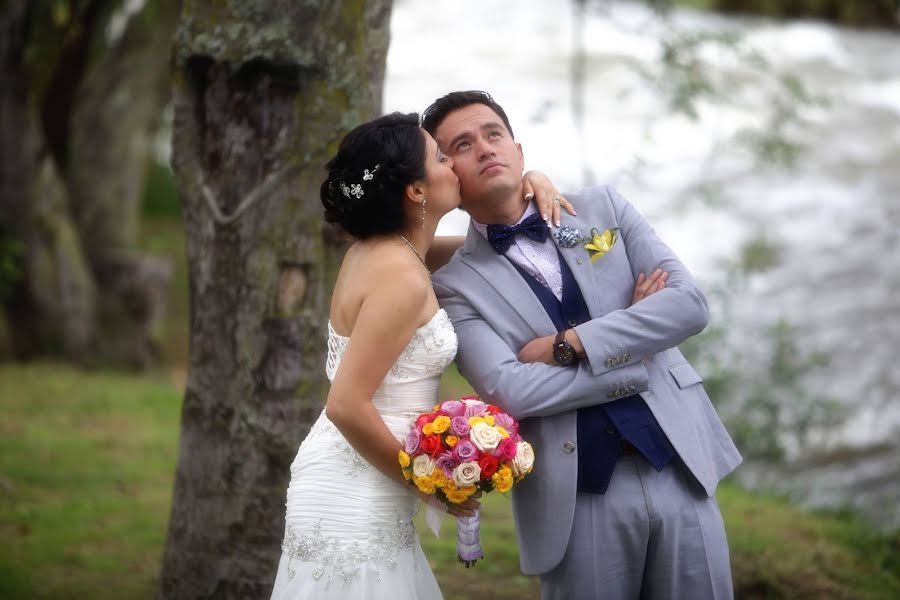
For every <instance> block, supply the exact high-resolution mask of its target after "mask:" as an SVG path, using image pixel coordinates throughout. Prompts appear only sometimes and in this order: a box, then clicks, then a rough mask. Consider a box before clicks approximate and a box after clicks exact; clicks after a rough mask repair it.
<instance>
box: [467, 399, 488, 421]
mask: <svg viewBox="0 0 900 600" xmlns="http://www.w3.org/2000/svg"><path fill="white" fill-rule="evenodd" d="M465 403H466V412H465V416H466V418H469V417H480V416H481V415H483V414H484V413H486V412H487V404H485V403H484V402H482V401H481V400H466V401H465Z"/></svg>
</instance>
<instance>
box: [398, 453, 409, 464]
mask: <svg viewBox="0 0 900 600" xmlns="http://www.w3.org/2000/svg"><path fill="white" fill-rule="evenodd" d="M398 458H399V459H400V466H401V467H403V468H404V469H405V468H406V467H408V466H409V454H407V453H406V452H404V451H403V450H401V451H400V454H399V455H398Z"/></svg>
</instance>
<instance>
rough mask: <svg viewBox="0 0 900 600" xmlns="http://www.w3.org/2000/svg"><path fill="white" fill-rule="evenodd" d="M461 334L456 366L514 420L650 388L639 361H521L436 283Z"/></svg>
mask: <svg viewBox="0 0 900 600" xmlns="http://www.w3.org/2000/svg"><path fill="white" fill-rule="evenodd" d="M434 287H435V291H436V292H437V294H438V298H439V299H440V301H441V306H442V307H443V308H444V309H445V310H446V311H447V313H448V314H449V315H450V318H451V320H452V321H453V326H454V328H455V330H456V335H457V337H458V338H459V353H458V355H457V365H458V366H459V371H460V373H461V374H462V375H463V377H465V378H466V379H467V380H468V381H469V383H470V384H471V385H472V387H474V388H475V391H476V392H477V393H478V394H479V395H480V396H482V397H483V398H485V399H489V400H490V401H491V402H493V403H495V404H497V405H499V406H501V407H502V408H503V409H504V410H506V411H507V412H508V413H509V414H510V415H511V416H513V417H514V418H516V419H524V418H527V417H543V416H548V415H554V414H557V413H561V412H567V411H570V410H575V409H578V408H582V407H585V406H593V405H596V404H601V403H603V402H609V401H612V400H615V399H617V398H620V397H622V396H623V395H628V394H634V393H637V392H643V391H646V390H647V389H648V374H647V370H646V368H645V367H644V365H643V364H642V363H640V362H638V363H636V364H631V365H627V366H623V367H621V368H619V369H614V370H609V371H607V372H606V373H603V374H602V375H594V374H593V373H592V372H591V370H590V368H589V367H588V366H587V365H585V364H579V365H578V366H571V367H557V366H550V365H547V364H544V363H523V362H519V361H518V360H517V359H516V353H515V352H514V351H513V350H512V349H511V348H510V347H509V346H508V345H507V344H506V342H504V341H503V339H501V338H500V336H499V335H497V333H496V332H495V331H494V330H493V328H492V327H491V326H490V325H489V324H488V323H487V322H485V320H484V319H483V318H482V317H481V315H480V314H479V313H478V311H477V310H475V308H474V307H473V306H472V305H471V304H470V303H469V302H468V300H466V299H465V298H464V297H463V296H462V295H460V294H458V293H456V292H455V291H453V290H450V289H448V288H447V287H445V286H442V285H440V284H439V283H437V282H435V285H434Z"/></svg>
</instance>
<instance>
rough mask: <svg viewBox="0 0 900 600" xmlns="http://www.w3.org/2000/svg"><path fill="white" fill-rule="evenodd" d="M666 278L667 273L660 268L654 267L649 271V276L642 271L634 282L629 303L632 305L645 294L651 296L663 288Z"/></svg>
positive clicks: (644, 296) (667, 276)
mask: <svg viewBox="0 0 900 600" xmlns="http://www.w3.org/2000/svg"><path fill="white" fill-rule="evenodd" d="M668 278H669V274H668V273H667V272H665V271H663V270H662V269H656V270H655V271H653V272H652V273H650V276H649V277H648V276H646V275H644V274H643V273H641V274H640V275H638V279H637V282H636V283H635V284H634V294H633V295H632V296H631V305H632V306H634V305H635V304H637V303H638V302H640V301H641V300H643V299H644V298H646V297H647V296H652V295H653V294H655V293H656V292H658V291H660V290H662V289H665V287H666V280H667V279H668Z"/></svg>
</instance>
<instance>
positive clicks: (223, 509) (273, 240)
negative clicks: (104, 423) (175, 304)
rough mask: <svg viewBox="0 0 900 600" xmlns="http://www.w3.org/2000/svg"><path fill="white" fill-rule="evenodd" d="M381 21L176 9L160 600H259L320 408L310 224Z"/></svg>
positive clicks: (220, 5) (373, 67) (316, 274)
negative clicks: (170, 462)
mask: <svg viewBox="0 0 900 600" xmlns="http://www.w3.org/2000/svg"><path fill="white" fill-rule="evenodd" d="M390 10H391V2H390V0H368V1H365V0H352V1H351V0H344V1H326V0H320V1H307V2H303V3H300V2H287V1H285V2H261V1H260V2H248V1H240V2H239V1H237V0H234V1H231V2H222V1H217V0H205V1H201V0H186V1H185V2H184V4H183V8H182V14H181V17H180V21H179V27H178V31H177V33H176V36H175V39H176V48H175V64H176V68H175V75H174V83H173V100H174V127H173V159H172V164H173V167H174V170H175V173H176V177H177V180H178V186H179V190H180V193H181V198H182V203H183V210H182V212H183V215H184V219H185V229H186V233H187V254H188V263H189V276H190V300H191V302H190V305H191V310H190V322H191V347H190V367H189V372H188V378H187V386H186V390H185V398H184V408H183V414H182V432H181V441H180V449H179V459H178V469H177V474H176V482H175V493H174V500H173V506H172V513H171V519H170V524H169V537H168V543H167V547H166V553H165V557H164V561H163V562H164V564H163V571H162V578H161V585H160V591H159V596H160V597H161V598H201V597H203V598H205V597H216V598H249V597H252V598H263V597H267V596H268V594H269V592H270V591H271V586H272V582H273V580H274V574H275V570H276V568H277V563H278V557H279V554H280V552H281V538H282V535H283V528H284V500H285V491H286V489H287V484H288V480H289V477H290V463H291V461H292V459H293V457H294V455H295V454H296V451H297V447H298V445H299V443H300V442H301V441H302V439H303V438H304V437H305V435H306V433H307V432H308V430H309V427H310V426H311V424H312V422H313V420H314V419H315V418H316V416H317V415H318V413H319V412H320V410H321V408H322V405H323V404H324V399H325V395H326V393H327V381H326V379H325V375H324V361H325V340H326V322H327V311H328V304H329V292H330V289H331V285H332V283H333V279H334V275H335V272H336V269H337V265H338V264H339V261H340V258H341V256H342V254H343V250H344V247H343V245H342V244H341V243H340V242H339V241H337V240H336V239H335V237H334V236H333V235H331V234H330V233H329V231H328V230H327V229H325V228H324V223H323V221H322V218H321V205H320V202H319V186H320V184H321V179H322V173H323V172H322V166H323V164H324V163H325V162H326V161H327V159H328V158H329V156H330V155H331V154H332V153H333V152H334V150H335V149H336V147H337V144H338V143H339V141H340V139H341V137H342V136H343V135H344V134H345V133H346V132H347V131H348V130H349V129H350V128H351V127H353V126H354V125H356V124H358V123H360V122H362V121H364V120H367V119H369V118H371V117H373V116H375V115H376V114H377V113H378V112H379V110H380V103H381V92H382V81H383V77H384V68H385V57H386V53H387V45H388V27H389V17H390ZM260 188H262V189H264V190H265V193H260V191H259V190H260ZM248 197H255V198H257V200H256V201H255V202H254V203H253V204H252V205H250V206H249V207H247V208H246V210H244V211H243V212H240V213H239V215H238V216H236V217H234V218H231V215H233V214H234V213H235V211H236V210H237V209H238V207H239V206H241V204H242V202H243V201H245V200H246V199H247V198H248ZM217 215H218V216H217ZM223 217H224V218H223Z"/></svg>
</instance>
